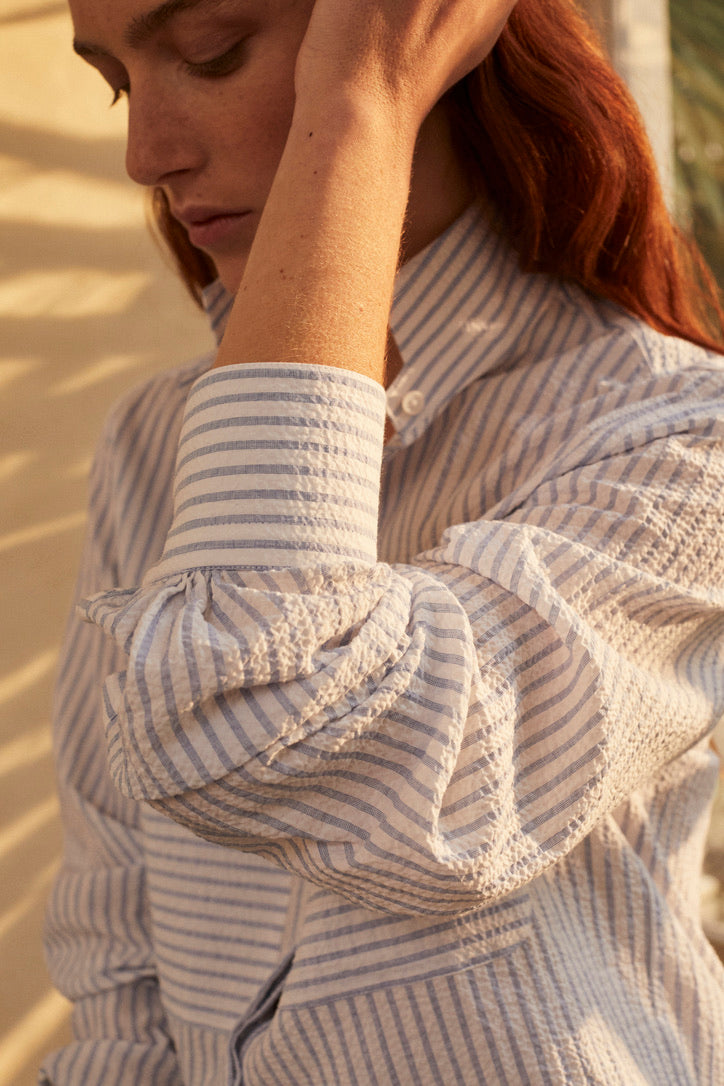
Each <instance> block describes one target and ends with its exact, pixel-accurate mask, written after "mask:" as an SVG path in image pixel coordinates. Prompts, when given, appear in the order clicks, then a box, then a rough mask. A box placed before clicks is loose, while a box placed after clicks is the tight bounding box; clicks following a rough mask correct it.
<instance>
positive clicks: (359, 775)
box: [41, 208, 724, 1086]
mask: <svg viewBox="0 0 724 1086" xmlns="http://www.w3.org/2000/svg"><path fill="white" fill-rule="evenodd" d="M206 303H207V308H208V311H209V315H210V319H211V322H212V326H213V327H214V328H215V331H216V333H217V337H218V336H221V335H222V334H223V327H224V322H225V318H226V315H227V314H228V309H229V307H230V299H229V298H228V296H227V295H226V294H225V293H224V291H223V289H222V288H221V287H220V286H218V285H214V286H213V287H211V288H209V290H208V291H207V295H206ZM391 325H392V329H393V332H394V335H395V339H396V342H397V344H398V346H399V348H400V352H401V354H402V357H403V360H404V366H403V369H402V370H401V372H400V374H399V376H398V377H397V379H396V380H395V382H394V383H393V385H392V387H391V388H390V389H389V390H388V391H387V394H386V395H385V393H384V391H383V390H382V389H381V388H380V387H379V386H378V385H376V384H375V383H374V382H372V381H370V380H369V379H367V378H365V377H362V376H359V375H357V374H354V373H350V372H347V371H343V370H341V369H336V368H333V367H325V366H319V365H315V364H313V363H310V364H309V365H301V364H297V365H289V364H285V363H283V362H279V363H276V364H270V365H264V366H259V365H254V364H249V365H233V366H229V367H225V368H222V369H214V370H209V366H210V364H211V359H204V360H201V361H200V362H198V363H195V364H194V365H192V366H190V367H186V368H184V369H182V370H175V371H171V372H169V373H166V374H163V375H161V376H159V377H156V378H154V379H153V380H151V381H150V382H148V383H146V384H145V385H144V386H143V387H142V388H141V389H140V390H137V391H135V392H134V393H132V394H131V395H129V396H127V397H126V398H125V399H124V400H123V401H122V402H121V403H120V404H119V405H118V406H117V408H116V409H115V410H114V412H113V413H112V415H111V417H110V419H109V421H108V424H107V426H106V429H105V433H104V437H103V439H102V442H101V445H100V448H99V452H98V456H97V459H96V463H95V467H94V471H93V476H92V482H91V501H90V519H89V527H88V535H87V541H86V547H85V553H84V557H83V562H82V569H81V575H80V580H79V586H78V595H77V601H78V603H79V610H78V613H77V614H74V616H73V617H72V618H71V620H70V626H69V630H68V635H67V639H66V647H65V654H64V658H63V663H62V667H61V672H60V679H59V683H58V690H57V702H56V704H57V710H56V756H57V763H58V774H59V781H60V790H61V797H62V806H63V814H64V820H65V825H66V852H65V857H64V864H63V867H62V870H61V872H60V874H59V876H58V878H57V880H56V883H55V887H54V891H53V895H52V900H51V902H50V905H49V911H48V924H47V940H46V941H47V955H48V961H49V966H50V969H51V973H52V976H53V978H54V981H55V983H56V984H57V985H58V987H59V988H60V989H61V990H62V991H63V992H65V993H66V994H67V995H68V996H69V998H71V999H73V1001H74V1003H75V1010H74V1025H75V1031H76V1040H75V1041H74V1042H73V1043H72V1044H70V1045H68V1046H66V1047H65V1048H63V1049H61V1050H60V1051H59V1052H56V1053H54V1054H52V1055H51V1056H49V1057H48V1058H47V1060H46V1062H45V1065H44V1070H43V1072H42V1076H41V1081H42V1082H44V1083H46V1084H48V1083H50V1084H53V1086H80V1084H82V1086H139V1084H140V1086H144V1084H148V1086H171V1084H173V1086H181V1084H184V1086H242V1084H243V1086H389V1084H400V1086H433V1084H439V1086H450V1084H452V1083H463V1084H466V1086H473V1084H475V1086H477V1084H484V1086H503V1084H506V1086H521V1084H528V1083H530V1084H532V1086H539V1084H540V1086H587V1084H596V1086H644V1084H646V1086H718V1084H720V1083H722V1082H724V973H723V972H722V967H721V964H720V963H719V962H718V960H717V958H716V956H715V955H714V953H713V951H712V950H711V948H710V947H709V945H708V944H707V942H706V940H705V938H704V936H703V934H702V930H701V927H700V923H699V919H698V874H699V870H700V866H701V860H702V854H703V848H704V839H705V834H706V829H707V821H708V813H709V808H710V802H711V797H712V794H713V789H714V787H715V782H716V777H717V761H716V758H715V757H714V755H713V753H712V751H711V749H710V745H709V737H710V733H711V730H712V728H713V727H714V726H715V724H716V723H717V721H718V719H719V718H720V717H721V715H722V711H723V710H724V668H723V667H722V664H723V663H724V649H723V647H722V646H723V640H722V634H723V633H724V546H723V544H722V510H723V508H724V450H723V439H724V422H723V419H724V410H723V409H724V367H723V366H722V362H721V359H719V358H718V357H716V356H713V355H711V354H709V353H707V352H705V351H703V350H701V349H699V348H697V347H695V346H693V345H691V344H689V343H685V342H683V341H680V340H677V339H674V338H671V337H664V336H662V335H659V334H658V333H656V332H654V331H652V330H651V329H649V328H648V327H646V326H645V325H643V324H641V323H640V322H639V321H637V320H635V319H634V318H632V317H630V316H629V315H627V314H625V313H623V312H622V311H620V310H618V309H617V308H615V307H614V306H612V305H609V304H607V303H603V302H600V301H597V300H594V299H591V298H589V297H587V296H586V295H585V294H583V293H582V292H581V291H580V290H578V288H576V287H574V286H572V285H567V284H561V283H558V282H556V281H554V280H552V279H550V278H548V277H545V276H535V275H524V274H522V273H521V272H520V270H519V269H518V266H517V262H516V259H515V257H514V255H513V254H512V253H511V252H510V251H509V250H508V249H507V247H506V245H505V244H504V242H503V241H502V240H501V239H500V238H499V237H498V235H497V234H496V233H495V232H494V231H492V230H490V229H489V228H488V227H487V226H486V225H485V223H484V222H483V220H482V219H481V217H480V215H479V214H478V212H477V211H476V209H474V208H471V209H469V210H468V212H466V213H465V214H464V215H463V216H462V217H461V218H460V219H459V220H458V221H457V222H456V223H455V224H454V225H453V226H452V227H451V228H450V229H449V230H448V231H447V232H446V233H445V234H444V235H442V236H441V237H440V238H439V239H437V241H435V242H434V243H433V244H432V245H431V246H429V247H428V248H427V249H426V250H424V251H423V252H422V253H421V254H419V255H418V256H417V257H415V258H414V259H413V260H412V261H411V262H410V263H409V264H407V265H406V266H405V267H404V268H403V269H402V270H401V272H400V274H399V276H398V282H397V285H396V291H395V301H394V306H393V311H392V318H391ZM386 412H387V414H388V415H389V417H390V419H391V420H392V422H393V424H394V428H395V436H394V437H393V438H392V440H391V441H389V442H388V444H387V445H383V432H384V423H385V413H386ZM81 616H82V617H83V618H85V619H86V620H87V621H82V620H81Z"/></svg>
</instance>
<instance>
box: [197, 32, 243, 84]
mask: <svg viewBox="0 0 724 1086" xmlns="http://www.w3.org/2000/svg"><path fill="white" fill-rule="evenodd" d="M245 45H246V41H245V40H243V39H242V40H241V41H238V42H235V43H234V44H233V45H232V46H231V48H230V49H227V50H226V52H224V53H220V54H219V56H218V57H212V58H211V60H204V61H202V62H200V63H193V62H192V61H189V60H185V61H184V62H183V65H184V68H185V69H186V71H187V72H189V73H190V74H191V75H196V76H199V77H200V78H201V79H221V78H223V76H225V75H231V73H232V72H235V71H236V69H237V68H238V67H239V66H240V64H241V60H242V53H243V51H244V46H245Z"/></svg>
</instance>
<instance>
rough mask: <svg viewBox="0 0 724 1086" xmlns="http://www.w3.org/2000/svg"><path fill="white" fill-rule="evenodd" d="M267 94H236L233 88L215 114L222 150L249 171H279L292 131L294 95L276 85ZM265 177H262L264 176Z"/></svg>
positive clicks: (264, 172)
mask: <svg viewBox="0 0 724 1086" xmlns="http://www.w3.org/2000/svg"><path fill="white" fill-rule="evenodd" d="M267 91H268V93H267V94H266V95H263V96H262V95H259V96H257V95H253V96H252V95H246V94H245V95H243V96H239V95H237V94H234V93H233V91H232V90H231V88H229V91H225V93H224V95H223V99H220V100H219V101H218V104H217V105H218V108H217V111H215V115H214V118H213V133H214V135H213V137H212V138H213V139H214V143H215V145H216V147H217V150H218V152H219V153H220V154H221V156H222V157H223V158H225V159H226V160H227V161H228V162H229V163H233V164H234V165H235V166H238V167H240V168H242V169H243V170H244V174H245V175H246V176H248V175H249V172H252V173H254V172H256V173H258V174H260V175H264V176H265V179H266V175H267V174H268V173H269V172H270V171H272V173H273V172H274V171H276V168H277V166H278V164H279V159H280V158H281V155H282V152H283V150H284V145H285V143H286V140H287V135H288V133H289V126H290V124H291V120H292V113H293V109H294V100H293V96H292V95H289V94H284V93H282V92H281V88H280V92H279V93H278V94H277V95H275V94H274V88H267ZM260 179H261V177H260Z"/></svg>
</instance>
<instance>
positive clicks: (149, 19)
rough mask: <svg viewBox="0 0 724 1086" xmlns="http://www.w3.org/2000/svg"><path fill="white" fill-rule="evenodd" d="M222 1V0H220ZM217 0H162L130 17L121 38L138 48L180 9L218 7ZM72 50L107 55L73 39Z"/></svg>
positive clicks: (86, 55) (97, 48) (104, 51)
mask: <svg viewBox="0 0 724 1086" xmlns="http://www.w3.org/2000/svg"><path fill="white" fill-rule="evenodd" d="M221 3H223V0H221ZM219 6H220V3H219V0H164V3H163V4H159V5H158V7H155V8H151V10H150V11H146V12H144V13H143V14H142V15H136V16H135V18H133V19H131V21H130V23H129V24H128V26H127V27H126V29H125V31H124V33H123V39H124V41H125V43H126V45H128V46H129V47H130V48H131V49H140V48H141V46H143V45H144V44H145V43H146V42H147V41H148V39H149V38H151V37H153V35H154V34H155V33H156V32H157V31H159V30H161V28H162V27H164V26H166V24H167V23H170V22H171V20H172V19H175V18H176V16H177V15H180V14H181V12H182V11H189V10H191V9H192V8H197V7H212V8H213V7H219ZM73 50H74V52H76V53H77V54H78V56H81V57H94V56H109V55H110V54H109V53H108V52H107V50H105V49H102V48H101V47H100V46H98V45H93V44H91V43H90V42H83V41H79V40H78V39H77V38H76V39H74V41H73Z"/></svg>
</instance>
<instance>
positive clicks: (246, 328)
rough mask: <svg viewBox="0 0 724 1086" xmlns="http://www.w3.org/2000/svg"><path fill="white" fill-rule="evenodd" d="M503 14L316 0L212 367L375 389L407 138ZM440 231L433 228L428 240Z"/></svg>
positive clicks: (488, 41)
mask: <svg viewBox="0 0 724 1086" xmlns="http://www.w3.org/2000/svg"><path fill="white" fill-rule="evenodd" d="M513 6H514V4H513V2H511V0H486V2H484V3H481V2H480V0H452V2H446V3H440V2H439V0H361V2H355V3H342V4H341V3H339V2H338V0H317V3H315V5H314V9H313V12H312V17H311V20H310V23H309V27H308V30H307V34H306V37H305V39H304V42H303V44H302V48H301V51H300V54H299V58H298V61H297V70H296V92H297V93H296V105H295V109H294V116H293V120H292V125H291V130H290V133H289V137H288V140H287V144H286V148H285V150H284V154H283V157H282V160H281V163H280V166H279V169H278V171H277V174H276V178H275V181H274V185H273V187H272V190H271V194H270V196H269V199H268V201H267V204H266V207H265V210H264V214H263V216H262V219H261V223H260V226H259V230H258V232H257V235H256V238H255V241H254V245H253V248H252V252H251V256H250V259H249V262H248V265H247V268H246V272H245V274H244V278H243V281H242V284H241V287H240V290H239V292H238V296H237V300H236V304H235V306H234V310H233V311H232V314H231V318H230V321H229V324H228V327H227V330H226V334H225V337H224V343H223V345H222V348H221V350H220V352H219V355H218V359H217V365H224V364H228V363H234V362H241V363H243V362H315V363H318V364H322V365H331V366H338V367H341V368H343V369H349V370H355V371H357V372H359V373H363V374H366V375H367V376H369V377H372V378H373V379H375V380H377V381H380V382H381V381H382V379H383V365H384V354H385V344H386V339H387V322H388V319H389V312H390V303H391V298H392V286H393V281H394V276H395V271H396V268H397V263H398V257H399V252H400V241H401V236H402V231H403V223H404V220H405V210H406V207H407V203H408V195H409V191H410V177H411V171H412V168H413V157H414V153H415V147H416V143H417V141H418V136H420V133H421V129H422V128H423V124H424V122H425V120H426V118H427V117H428V115H429V114H430V111H431V110H432V108H433V106H434V105H435V103H436V102H437V101H438V99H439V98H440V97H441V95H442V94H443V92H444V91H445V90H446V89H447V88H448V87H449V86H451V85H452V84H453V83H454V82H456V81H457V80H458V79H460V78H462V76H463V75H465V74H466V73H467V72H468V71H469V70H470V69H472V68H473V67H474V66H475V65H476V64H477V63H478V62H479V61H480V60H482V59H483V57H484V56H485V55H486V54H487V53H488V52H489V51H490V49H491V48H492V46H493V44H494V42H495V40H496V38H497V36H498V34H499V33H500V30H501V29H502V27H503V25H504V23H505V19H506V18H507V15H508V14H509V12H510V11H511V10H512V8H513ZM422 138H423V139H424V138H425V134H424V132H423V134H422ZM458 210H460V209H458ZM443 214H444V211H443ZM447 225H448V222H445V221H442V222H435V221H434V216H433V221H432V222H431V223H430V228H431V229H432V230H435V229H437V231H438V232H439V231H440V230H441V229H442V228H443V227H444V226H447ZM433 237H434V233H433V234H432V235H431V236H428V237H423V238H421V239H420V241H422V242H423V243H425V242H427V241H431V240H432V238H433ZM418 244H419V241H418Z"/></svg>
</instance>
